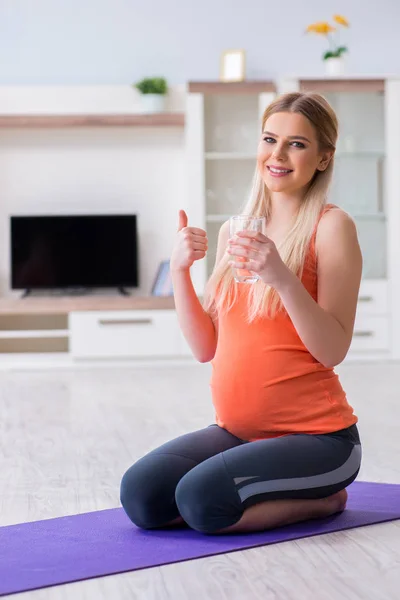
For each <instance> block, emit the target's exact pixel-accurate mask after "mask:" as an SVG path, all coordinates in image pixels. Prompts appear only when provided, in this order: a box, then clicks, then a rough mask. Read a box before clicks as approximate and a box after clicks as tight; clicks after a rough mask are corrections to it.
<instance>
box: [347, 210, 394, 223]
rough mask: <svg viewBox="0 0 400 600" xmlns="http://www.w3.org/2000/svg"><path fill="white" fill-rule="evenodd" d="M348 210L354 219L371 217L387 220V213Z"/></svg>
mask: <svg viewBox="0 0 400 600" xmlns="http://www.w3.org/2000/svg"><path fill="white" fill-rule="evenodd" d="M347 212H349V214H350V215H351V216H352V217H353V219H370V220H371V221H372V220H374V219H376V220H377V221H386V215H385V213H352V212H350V211H347Z"/></svg>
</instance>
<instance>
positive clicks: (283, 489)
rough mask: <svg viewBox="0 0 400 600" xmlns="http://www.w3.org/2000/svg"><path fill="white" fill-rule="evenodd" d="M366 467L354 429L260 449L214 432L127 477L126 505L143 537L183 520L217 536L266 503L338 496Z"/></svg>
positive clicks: (161, 451) (287, 439)
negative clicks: (362, 466) (148, 531)
mask: <svg viewBox="0 0 400 600" xmlns="http://www.w3.org/2000/svg"><path fill="white" fill-rule="evenodd" d="M360 462H361V445H360V438H359V436H358V431H357V427H356V426H355V425H353V426H351V427H349V428H348V429H342V430H341V431H337V432H334V433H328V434H323V435H307V434H293V435H287V436H283V437H279V438H272V439H265V440H259V441H256V442H246V441H244V440H240V439H239V438H237V437H235V436H234V435H232V434H231V433H229V432H228V431H226V430H225V429H222V428H221V427H219V426H218V425H210V426H209V427H206V428H205V429H201V430H199V431H194V432H193V433H188V434H186V435H182V436H180V437H178V438H176V439H174V440H171V441H169V442H167V443H166V444H163V445H162V446H160V447H159V448H157V449H155V450H153V451H151V452H149V454H147V455H146V456H144V457H143V458H141V459H140V460H139V461H138V462H136V463H135V464H134V465H133V466H132V467H131V468H130V469H128V471H127V472H126V473H125V475H124V476H123V478H122V482H121V503H122V506H123V507H124V509H125V512H126V513H127V515H128V517H129V518H130V519H131V521H133V523H134V524H135V525H137V526H138V527H141V528H144V529H150V528H157V527H163V526H165V525H167V524H168V523H169V522H170V521H173V520H175V519H177V518H178V517H179V516H181V517H182V518H183V519H184V521H185V522H186V523H187V524H188V525H189V526H190V527H192V528H193V529H196V530H197V531H201V532H203V533H215V532H216V531H218V530H220V529H223V528H225V527H229V526H230V525H233V524H235V523H237V522H238V521H239V520H240V518H241V516H242V515H243V512H244V510H245V509H246V508H248V507H250V506H252V505H254V504H257V503H259V502H263V501H265V500H276V499H284V498H291V499H301V498H302V499H306V498H308V499H309V498H314V499H315V498H324V497H326V496H330V495H331V494H335V493H336V492H338V491H340V490H342V489H344V488H345V487H347V486H348V485H349V484H350V483H351V482H352V481H354V479H355V478H356V477H357V474H358V471H359V469H360Z"/></svg>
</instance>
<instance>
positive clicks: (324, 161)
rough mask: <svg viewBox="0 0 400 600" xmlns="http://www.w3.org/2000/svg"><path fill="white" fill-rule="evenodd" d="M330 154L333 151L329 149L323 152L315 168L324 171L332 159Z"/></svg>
mask: <svg viewBox="0 0 400 600" xmlns="http://www.w3.org/2000/svg"><path fill="white" fill-rule="evenodd" d="M332 156H333V152H332V151H329V152H324V153H323V154H322V155H321V157H320V160H319V163H318V166H317V170H318V171H325V169H327V167H328V165H329V163H330V162H331V160H332Z"/></svg>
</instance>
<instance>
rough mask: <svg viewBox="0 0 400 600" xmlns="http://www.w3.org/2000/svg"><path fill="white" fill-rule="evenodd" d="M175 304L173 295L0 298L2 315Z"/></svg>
mask: <svg viewBox="0 0 400 600" xmlns="http://www.w3.org/2000/svg"><path fill="white" fill-rule="evenodd" d="M174 307H175V304H174V299H173V297H172V296H168V297H158V296H143V297H138V296H136V297H135V296H117V295H116V296H100V295H99V296H96V295H92V296H90V295H88V296H78V297H77V296H46V297H45V296H43V297H36V298H35V297H29V296H28V297H27V298H16V299H14V298H0V315H41V314H46V315H50V314H52V315H65V314H68V313H69V312H72V311H86V310H166V309H173V308H174Z"/></svg>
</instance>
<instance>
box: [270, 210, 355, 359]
mask: <svg viewBox="0 0 400 600" xmlns="http://www.w3.org/2000/svg"><path fill="white" fill-rule="evenodd" d="M316 253H317V259H318V271H317V276H318V302H315V300H314V299H313V298H312V297H311V296H310V294H309V293H308V291H307V290H306V288H305V287H304V286H303V284H302V282H301V281H300V279H299V278H298V277H296V276H295V275H294V274H293V273H291V272H290V271H289V275H288V278H287V279H286V281H284V282H282V285H279V286H278V287H276V289H277V292H278V293H279V295H280V298H281V300H282V302H283V305H284V306H285V308H286V310H287V312H288V314H289V317H290V319H291V320H292V323H293V325H294V327H295V328H296V330H297V333H298V334H299V336H300V338H301V340H302V342H303V344H304V345H305V346H306V348H307V350H308V351H309V352H310V354H312V355H313V356H314V358H316V359H317V360H318V361H319V362H320V363H322V364H323V365H324V366H325V367H334V366H336V365H338V364H339V363H341V362H342V361H343V360H344V358H345V357H346V354H347V352H348V349H349V347H350V343H351V339H352V336H353V328H354V321H355V315H356V308H357V299H358V293H359V289H360V282H361V274H362V255H361V250H360V246H359V243H358V238H357V230H356V226H355V224H354V221H353V220H352V219H351V217H350V216H349V215H348V214H347V213H345V212H343V211H342V210H338V209H332V210H330V211H328V212H326V213H325V215H324V216H323V217H322V218H321V220H320V223H319V226H318V230H317V236H316Z"/></svg>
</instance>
